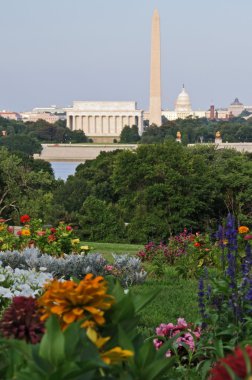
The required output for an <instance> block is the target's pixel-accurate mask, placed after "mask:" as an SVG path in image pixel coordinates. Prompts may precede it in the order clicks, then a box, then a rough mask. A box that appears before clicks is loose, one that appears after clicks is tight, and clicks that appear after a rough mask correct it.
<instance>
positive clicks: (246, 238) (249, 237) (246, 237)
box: [244, 235, 252, 240]
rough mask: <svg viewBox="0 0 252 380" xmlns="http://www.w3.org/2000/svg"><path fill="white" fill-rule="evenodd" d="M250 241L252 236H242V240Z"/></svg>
mask: <svg viewBox="0 0 252 380" xmlns="http://www.w3.org/2000/svg"><path fill="white" fill-rule="evenodd" d="M251 239H252V235H245V236H244V240H251Z"/></svg>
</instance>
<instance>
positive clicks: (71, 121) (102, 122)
mask: <svg viewBox="0 0 252 380" xmlns="http://www.w3.org/2000/svg"><path fill="white" fill-rule="evenodd" d="M66 111H67V127H68V128H70V129H71V130H72V131H74V130H82V131H83V132H84V133H85V135H86V136H88V137H90V138H91V139H92V140H93V141H94V142H99V143H104V142H113V141H114V140H117V141H118V140H119V136H120V134H121V131H122V129H123V128H124V127H125V125H129V126H130V127H131V126H132V125H137V126H138V130H139V134H142V132H143V110H138V109H137V105H136V102H133V101H131V102H93V101H92V102H90V101H74V102H73V107H71V108H67V109H66Z"/></svg>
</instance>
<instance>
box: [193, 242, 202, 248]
mask: <svg viewBox="0 0 252 380" xmlns="http://www.w3.org/2000/svg"><path fill="white" fill-rule="evenodd" d="M193 245H194V247H200V246H201V244H200V243H199V242H196V243H194V244H193Z"/></svg>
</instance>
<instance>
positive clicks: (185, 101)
mask: <svg viewBox="0 0 252 380" xmlns="http://www.w3.org/2000/svg"><path fill="white" fill-rule="evenodd" d="M175 112H177V113H180V112H187V113H188V112H189V113H190V112H192V107H191V101H190V97H189V95H188V93H187V92H186V90H185V86H184V85H183V88H182V91H181V93H180V94H179V96H178V97H177V100H176V102H175Z"/></svg>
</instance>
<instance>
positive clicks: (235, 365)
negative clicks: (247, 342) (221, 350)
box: [210, 346, 252, 380]
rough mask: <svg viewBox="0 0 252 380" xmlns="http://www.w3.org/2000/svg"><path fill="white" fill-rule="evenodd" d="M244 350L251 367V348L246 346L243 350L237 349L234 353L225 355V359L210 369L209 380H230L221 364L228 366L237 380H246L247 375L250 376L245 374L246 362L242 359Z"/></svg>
mask: <svg viewBox="0 0 252 380" xmlns="http://www.w3.org/2000/svg"><path fill="white" fill-rule="evenodd" d="M244 350H246V352H247V355H248V358H249V360H250V363H251V365H252V346H246V347H245V348H244V349H243V350H242V349H241V348H240V347H237V348H236V349H235V351H234V353H232V354H229V355H227V356H226V357H225V358H223V359H220V360H219V361H218V362H217V363H216V365H215V367H213V368H212V370H211V373H210V379H211V380H223V379H225V380H232V379H231V377H230V376H229V374H228V371H227V370H226V368H225V366H224V365H223V363H225V364H226V365H228V367H230V368H231V370H232V371H233V372H234V373H235V375H236V376H238V377H239V379H246V378H247V375H251V373H247V369H246V362H245V359H244Z"/></svg>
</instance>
